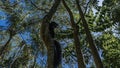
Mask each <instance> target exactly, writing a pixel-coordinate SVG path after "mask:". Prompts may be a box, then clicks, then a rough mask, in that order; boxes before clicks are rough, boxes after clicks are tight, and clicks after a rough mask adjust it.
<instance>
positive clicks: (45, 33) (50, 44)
mask: <svg viewBox="0 0 120 68" xmlns="http://www.w3.org/2000/svg"><path fill="white" fill-rule="evenodd" d="M60 1H61V0H55V3H54V4H53V6H52V8H51V9H50V11H49V12H48V14H47V15H46V16H45V17H44V18H43V21H42V23H41V29H40V36H41V38H42V40H43V42H44V44H45V46H46V48H47V55H48V58H47V64H48V65H47V68H54V57H53V56H54V40H53V39H52V38H51V36H50V34H49V28H48V27H49V22H50V20H51V18H52V16H53V15H54V13H55V12H56V10H57V7H58V5H59V4H60Z"/></svg>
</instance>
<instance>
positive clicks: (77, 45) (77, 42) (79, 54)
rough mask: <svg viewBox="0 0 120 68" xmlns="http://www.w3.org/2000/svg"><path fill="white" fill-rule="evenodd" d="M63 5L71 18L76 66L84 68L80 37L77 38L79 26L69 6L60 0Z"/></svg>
mask: <svg viewBox="0 0 120 68" xmlns="http://www.w3.org/2000/svg"><path fill="white" fill-rule="evenodd" d="M62 3H63V5H64V6H65V8H66V10H67V11H68V13H69V15H70V20H71V26H72V28H73V38H74V44H75V48H76V53H77V61H78V68H86V66H85V63H84V60H83V55H82V52H81V47H80V46H81V45H80V39H79V37H78V36H79V27H78V26H77V24H75V22H74V17H73V14H72V12H71V10H70V8H69V7H68V6H67V4H66V3H65V1H64V0H62Z"/></svg>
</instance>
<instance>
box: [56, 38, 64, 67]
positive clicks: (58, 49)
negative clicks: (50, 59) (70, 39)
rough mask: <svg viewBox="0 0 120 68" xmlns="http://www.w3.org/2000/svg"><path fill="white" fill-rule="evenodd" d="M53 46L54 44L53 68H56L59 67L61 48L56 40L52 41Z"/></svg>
mask: <svg viewBox="0 0 120 68" xmlns="http://www.w3.org/2000/svg"><path fill="white" fill-rule="evenodd" d="M54 44H55V49H54V67H55V68H57V67H58V66H59V64H60V63H61V57H62V54H61V46H60V44H59V42H57V41H56V40H54Z"/></svg>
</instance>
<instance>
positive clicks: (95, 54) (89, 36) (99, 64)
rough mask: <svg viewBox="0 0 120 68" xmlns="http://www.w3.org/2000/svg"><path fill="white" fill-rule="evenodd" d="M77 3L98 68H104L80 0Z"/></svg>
mask: <svg viewBox="0 0 120 68" xmlns="http://www.w3.org/2000/svg"><path fill="white" fill-rule="evenodd" d="M76 3H77V7H78V10H79V15H80V16H81V20H82V23H83V27H84V30H85V33H86V35H87V39H88V43H89V47H90V49H91V52H92V55H93V58H94V61H95V64H96V67H97V68H103V64H102V61H101V59H100V56H99V54H98V51H97V48H96V46H95V44H94V41H93V38H92V35H91V33H90V30H89V28H88V24H87V21H86V20H85V17H84V14H83V11H82V9H81V7H80V5H79V0H76Z"/></svg>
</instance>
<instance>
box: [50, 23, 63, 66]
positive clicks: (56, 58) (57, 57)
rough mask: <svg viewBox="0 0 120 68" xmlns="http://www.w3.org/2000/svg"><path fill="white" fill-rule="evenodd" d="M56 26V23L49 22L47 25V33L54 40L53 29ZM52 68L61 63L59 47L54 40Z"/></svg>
mask: <svg viewBox="0 0 120 68" xmlns="http://www.w3.org/2000/svg"><path fill="white" fill-rule="evenodd" d="M57 26H58V24H57V23H55V22H51V23H49V32H50V35H51V38H53V39H54V38H55V37H54V36H55V32H54V29H55V28H56V27H57ZM54 45H55V47H54V68H57V67H58V66H59V64H60V63H61V46H60V44H59V42H58V41H56V40H55V39H54Z"/></svg>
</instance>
